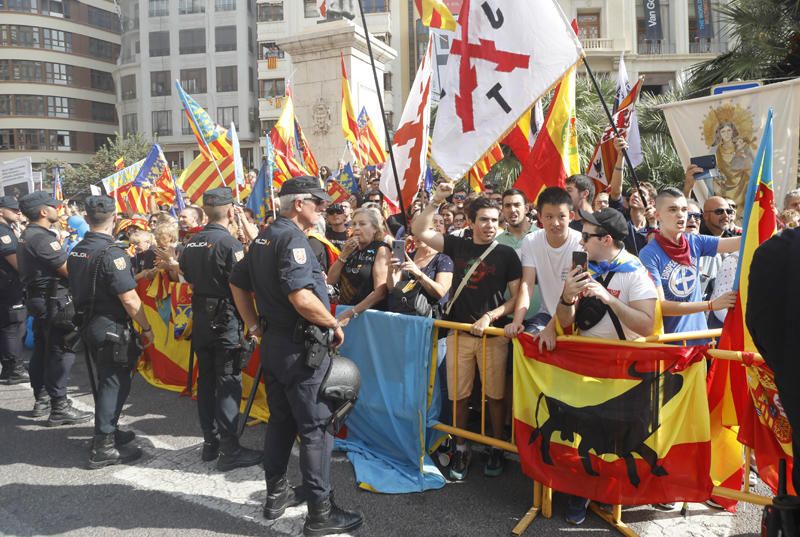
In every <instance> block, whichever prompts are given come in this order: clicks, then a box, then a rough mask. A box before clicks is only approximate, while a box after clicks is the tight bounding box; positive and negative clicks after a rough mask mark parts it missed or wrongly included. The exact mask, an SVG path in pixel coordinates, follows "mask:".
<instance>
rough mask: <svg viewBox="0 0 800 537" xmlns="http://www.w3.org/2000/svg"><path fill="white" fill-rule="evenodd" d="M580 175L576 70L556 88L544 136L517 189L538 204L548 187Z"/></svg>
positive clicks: (531, 153) (562, 185)
mask: <svg viewBox="0 0 800 537" xmlns="http://www.w3.org/2000/svg"><path fill="white" fill-rule="evenodd" d="M576 173H580V164H579V162H578V133H577V131H576V129H575V67H571V68H570V69H569V70H568V71H567V72H566V74H565V75H564V76H563V78H562V79H561V82H559V84H558V86H557V87H556V91H555V94H554V95H553V100H552V101H551V102H550V108H549V109H548V110H547V117H546V118H545V121H544V127H543V128H542V132H540V133H539V134H538V136H537V137H536V141H535V142H534V143H533V149H531V152H530V154H529V155H528V158H527V160H525V162H523V164H522V171H521V172H520V174H519V177H518V178H517V181H516V182H515V183H514V188H518V189H520V190H522V191H523V192H524V193H525V195H526V196H527V197H528V199H529V200H532V201H535V200H536V198H538V197H539V193H540V192H541V191H542V190H544V189H545V188H547V187H548V186H560V187H562V188H563V187H564V186H565V185H566V181H567V177H569V176H570V175H574V174H576Z"/></svg>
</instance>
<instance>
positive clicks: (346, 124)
mask: <svg viewBox="0 0 800 537" xmlns="http://www.w3.org/2000/svg"><path fill="white" fill-rule="evenodd" d="M340 57H341V60H342V132H343V133H344V139H345V140H347V141H348V142H350V146H351V147H352V150H353V152H354V153H355V152H356V151H358V121H357V120H356V114H355V112H354V111H353V99H352V97H351V96H350V83H349V82H348V81H347V69H345V67H344V56H343V55H341V56H340ZM356 158H359V156H358V155H356ZM359 161H360V159H359Z"/></svg>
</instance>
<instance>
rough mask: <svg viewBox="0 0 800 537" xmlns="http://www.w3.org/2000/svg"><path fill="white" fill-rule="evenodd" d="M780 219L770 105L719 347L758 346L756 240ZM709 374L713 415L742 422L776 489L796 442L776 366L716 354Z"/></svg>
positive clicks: (742, 432)
mask: <svg viewBox="0 0 800 537" xmlns="http://www.w3.org/2000/svg"><path fill="white" fill-rule="evenodd" d="M776 220H777V215H776V213H775V192H774V189H773V178H772V110H771V109H770V111H769V114H768V116H767V123H766V125H765V127H764V134H763V135H762V137H761V143H760V144H759V146H758V151H757V153H756V158H755V160H754V162H753V169H752V171H751V172H750V183H749V185H748V187H747V192H746V196H745V205H744V218H743V219H742V222H743V224H744V226H743V227H744V231H743V233H742V244H741V246H740V247H739V264H738V268H737V274H736V278H735V280H734V284H733V289H734V290H735V291H738V296H737V298H736V305H735V306H734V308H733V309H732V310H730V311H729V312H728V314H727V315H726V317H725V325H724V326H723V328H722V337H721V338H720V342H719V348H721V349H726V350H734V351H744V352H748V353H750V352H758V351H757V349H756V346H755V344H754V343H753V339H752V337H751V336H750V332H749V331H748V329H747V325H746V323H745V315H746V314H747V294H748V290H749V286H750V265H751V263H752V261H753V255H754V253H755V251H756V249H757V248H758V246H759V245H760V244H761V243H763V242H765V241H766V240H768V239H769V238H770V237H772V236H773V235H775V233H776V231H777V224H776ZM709 379H710V381H709V408H710V410H711V416H712V419H714V418H717V419H718V421H719V422H720V426H721V427H725V428H729V427H731V426H735V425H739V434H738V439H739V441H741V442H742V443H743V444H745V445H748V446H750V447H752V448H753V449H754V450H755V454H756V464H757V465H758V473H759V476H760V477H761V479H762V480H763V481H764V482H765V483H766V484H767V485H769V486H770V488H772V490H773V492H774V491H776V490H777V485H778V461H779V459H781V458H783V459H785V460H786V463H787V474H788V475H791V471H792V446H791V427H790V426H789V422H788V419H787V418H786V415H785V414H784V413H783V411H782V410H781V409H779V408H778V407H777V406H776V405H775V404H774V402H775V401H776V400H779V398H778V397H777V389H776V387H775V382H774V375H773V373H772V371H771V370H770V369H769V367H767V366H766V365H764V364H759V365H754V364H751V365H748V366H747V367H743V366H742V365H741V364H738V363H734V362H730V361H727V360H716V361H715V362H714V364H713V365H712V368H711V371H710V372H709ZM713 427H714V422H713V421H712V428H713ZM740 452H741V450H740ZM728 481H730V483H728V484H726V485H725V486H731V487H732V488H737V489H738V488H739V483H737V482H735V480H734V479H732V478H731V479H729V480H728ZM789 486H790V487H791V480H789ZM790 493H793V492H791V491H790Z"/></svg>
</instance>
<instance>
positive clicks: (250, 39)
mask: <svg viewBox="0 0 800 537" xmlns="http://www.w3.org/2000/svg"><path fill="white" fill-rule="evenodd" d="M255 42H256V40H255V39H253V29H252V28H250V27H248V28H247V50H249V51H250V52H253V43H255Z"/></svg>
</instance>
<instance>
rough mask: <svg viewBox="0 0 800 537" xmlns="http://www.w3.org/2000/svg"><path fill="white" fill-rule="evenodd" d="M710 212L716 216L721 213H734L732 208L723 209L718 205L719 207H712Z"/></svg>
mask: <svg viewBox="0 0 800 537" xmlns="http://www.w3.org/2000/svg"><path fill="white" fill-rule="evenodd" d="M711 212H713V213H714V214H715V215H717V216H722V215H723V214H727V215H732V214H735V213H736V211H735V210H733V209H723V208H722V207H720V208H719V209H714V210H713V211H711Z"/></svg>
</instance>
